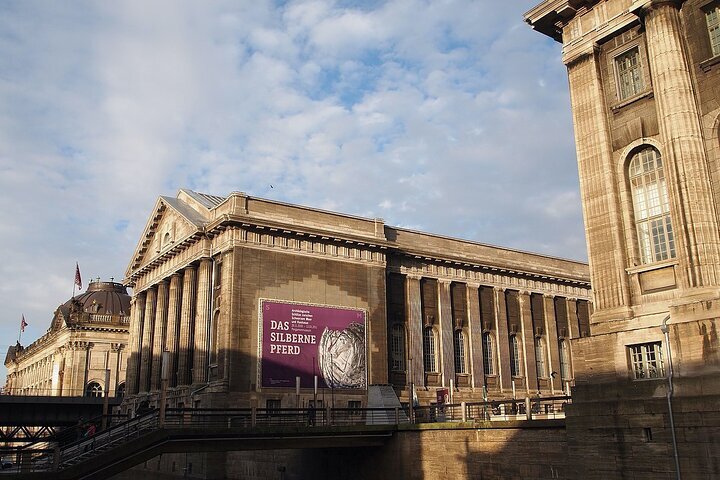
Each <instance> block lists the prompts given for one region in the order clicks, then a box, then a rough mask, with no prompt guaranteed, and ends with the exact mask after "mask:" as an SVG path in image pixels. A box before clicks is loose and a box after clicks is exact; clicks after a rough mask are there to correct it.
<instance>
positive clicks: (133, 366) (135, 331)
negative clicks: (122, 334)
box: [125, 292, 145, 395]
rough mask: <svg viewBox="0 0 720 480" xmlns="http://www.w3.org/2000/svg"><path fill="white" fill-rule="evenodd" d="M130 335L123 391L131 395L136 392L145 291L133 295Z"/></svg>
mask: <svg viewBox="0 0 720 480" xmlns="http://www.w3.org/2000/svg"><path fill="white" fill-rule="evenodd" d="M130 312H131V313H130V336H129V338H128V346H129V347H130V355H129V358H128V361H127V368H126V369H125V391H126V392H127V393H128V394H130V395H132V394H135V393H138V391H139V390H138V385H139V384H138V371H139V369H140V346H141V342H142V331H143V318H144V316H145V292H140V293H138V294H137V295H135V298H133V302H132V308H131V310H130Z"/></svg>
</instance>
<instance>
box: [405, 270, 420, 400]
mask: <svg viewBox="0 0 720 480" xmlns="http://www.w3.org/2000/svg"><path fill="white" fill-rule="evenodd" d="M405 289H406V290H405V302H406V305H405V315H406V316H407V332H408V339H409V342H408V343H409V345H408V346H407V347H408V376H409V380H408V381H409V382H412V383H414V384H415V386H416V387H422V386H424V385H425V371H424V369H423V345H422V342H423V338H422V303H421V301H420V295H421V294H420V277H419V276H416V275H407V276H406V280H405Z"/></svg>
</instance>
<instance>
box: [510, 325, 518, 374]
mask: <svg viewBox="0 0 720 480" xmlns="http://www.w3.org/2000/svg"><path fill="white" fill-rule="evenodd" d="M510 375H512V376H513V377H519V376H520V345H518V339H517V337H516V336H515V335H511V336H510Z"/></svg>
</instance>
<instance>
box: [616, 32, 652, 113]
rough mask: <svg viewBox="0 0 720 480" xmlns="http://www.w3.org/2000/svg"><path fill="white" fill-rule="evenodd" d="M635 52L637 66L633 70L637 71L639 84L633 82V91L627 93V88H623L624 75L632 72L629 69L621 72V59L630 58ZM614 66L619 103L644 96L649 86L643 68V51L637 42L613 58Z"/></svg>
mask: <svg viewBox="0 0 720 480" xmlns="http://www.w3.org/2000/svg"><path fill="white" fill-rule="evenodd" d="M633 51H635V58H636V61H637V64H636V65H634V66H633V68H632V70H636V71H637V75H633V77H634V76H637V82H639V84H637V85H636V84H635V82H633V84H632V85H631V86H632V91H629V92H628V91H625V88H624V87H623V85H624V83H623V81H622V79H623V78H624V77H623V75H624V74H625V73H627V72H630V71H631V69H627V70H625V71H621V70H620V67H621V63H620V59H621V58H622V57H627V56H629V55H630V54H631V53H632V52H633ZM612 64H613V71H614V72H615V87H616V88H615V94H616V95H617V99H618V102H625V101H627V100H630V99H632V98H635V97H637V96H639V95H642V93H643V92H645V91H647V89H648V85H647V79H646V78H645V68H644V67H643V56H642V50H641V49H640V45H639V43H637V42H633V44H632V45H629V46H628V47H627V48H624V49H623V50H622V51H620V52H618V53H615V54H613V56H612Z"/></svg>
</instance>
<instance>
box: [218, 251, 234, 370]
mask: <svg viewBox="0 0 720 480" xmlns="http://www.w3.org/2000/svg"><path fill="white" fill-rule="evenodd" d="M234 270H235V256H234V250H230V251H229V252H226V253H225V254H224V255H223V260H222V271H221V273H222V281H221V284H220V297H219V298H218V302H217V304H216V305H215V308H216V309H218V310H219V315H218V322H219V323H218V344H217V349H218V352H217V358H218V377H219V378H222V379H229V373H230V350H231V348H232V345H233V343H232V338H233V335H232V319H233V318H235V315H234V313H233V310H232V309H235V308H237V306H236V303H237V302H235V301H233V296H234V295H235V282H234V275H233V272H234Z"/></svg>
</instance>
